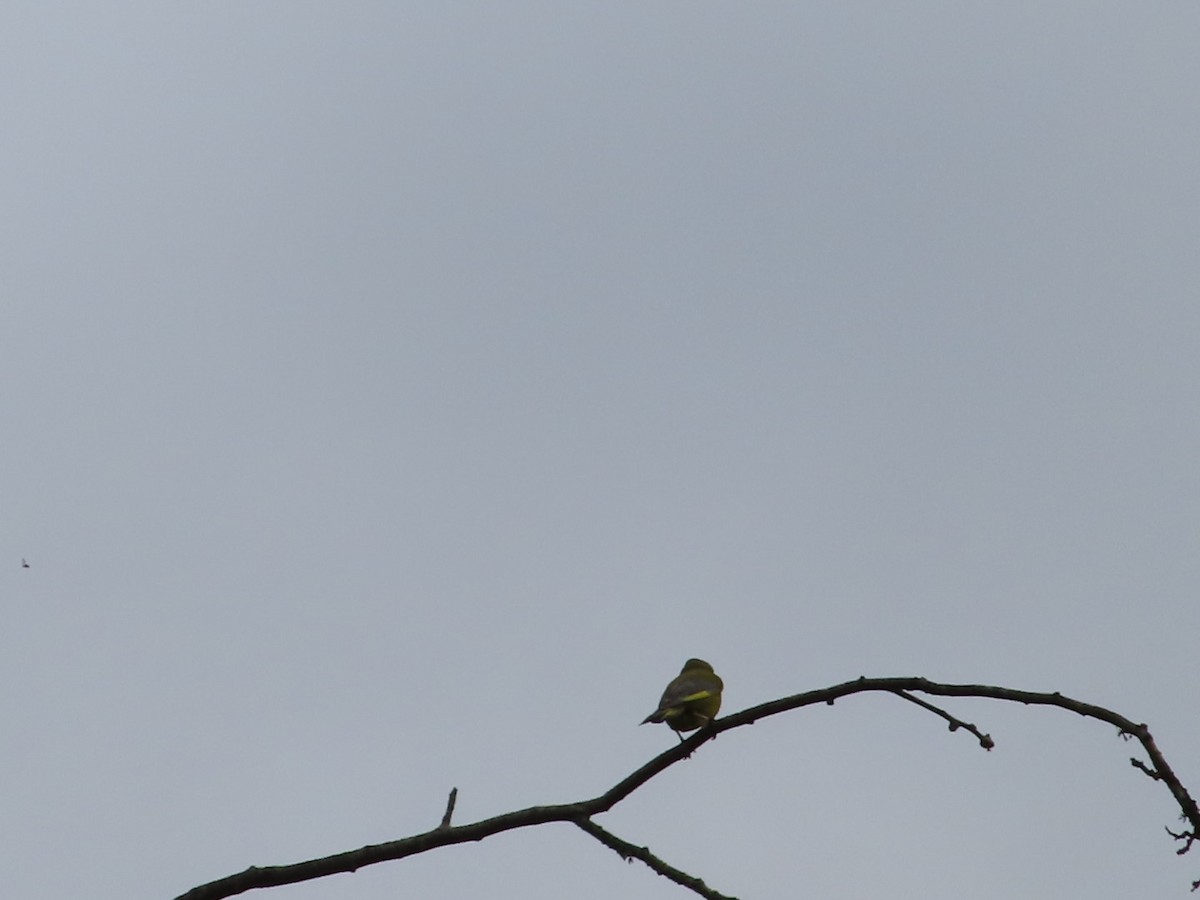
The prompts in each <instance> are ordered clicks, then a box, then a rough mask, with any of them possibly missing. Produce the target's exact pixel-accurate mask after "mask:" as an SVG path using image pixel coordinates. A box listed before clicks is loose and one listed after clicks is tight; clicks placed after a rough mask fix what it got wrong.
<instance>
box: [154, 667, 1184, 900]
mask: <svg viewBox="0 0 1200 900" xmlns="http://www.w3.org/2000/svg"><path fill="white" fill-rule="evenodd" d="M868 692H884V693H890V694H894V695H896V696H898V697H900V698H902V699H904V700H906V701H908V702H910V703H915V704H916V705H918V706H920V707H922V708H923V709H926V710H928V711H930V712H932V713H933V714H934V715H936V716H939V717H940V718H942V719H944V720H946V721H947V722H949V723H950V730H951V731H956V730H960V729H961V730H963V731H967V732H969V733H970V734H972V735H974V736H975V738H976V739H977V740H978V741H979V744H980V746H982V747H983V748H984V749H985V750H990V749H992V747H993V746H994V742H993V741H992V738H991V736H990V735H987V734H985V733H983V732H982V731H980V730H979V729H978V728H976V727H975V726H974V725H972V724H970V723H968V722H965V721H963V720H962V719H959V718H957V717H956V716H953V715H951V714H950V713H948V712H946V711H945V710H943V709H941V708H940V707H938V706H935V705H934V704H933V703H930V702H929V701H928V700H925V699H923V698H921V697H917V696H915V695H916V694H924V695H927V696H937V697H986V698H990V699H993V700H1008V701H1011V702H1014V703H1024V704H1027V705H1039V706H1056V707H1058V708H1059V709H1065V710H1067V711H1069V712H1073V713H1076V714H1077V715H1080V716H1084V717H1086V718H1090V719H1097V720H1099V721H1101V722H1107V723H1109V724H1110V725H1113V726H1115V727H1116V728H1117V729H1118V730H1119V731H1120V733H1121V734H1122V735H1126V736H1128V737H1129V738H1131V739H1135V740H1137V741H1138V743H1140V744H1141V746H1142V749H1143V751H1144V752H1145V755H1146V757H1147V759H1146V760H1140V759H1137V758H1133V759H1131V760H1130V763H1131V764H1132V765H1133V766H1134V767H1135V768H1137V769H1139V770H1141V771H1142V772H1143V773H1145V774H1146V775H1148V776H1149V777H1150V778H1152V779H1154V780H1155V781H1158V782H1161V783H1162V784H1163V785H1165V786H1166V788H1167V790H1169V791H1170V792H1171V796H1172V797H1173V798H1174V799H1175V802H1176V803H1177V804H1178V805H1179V810H1180V818H1181V819H1183V820H1185V821H1186V822H1187V823H1188V825H1189V827H1188V828H1185V829H1184V830H1182V831H1180V832H1178V833H1176V832H1173V831H1170V830H1169V829H1168V833H1169V834H1170V835H1171V836H1172V837H1173V838H1174V839H1175V840H1176V841H1178V842H1180V844H1182V846H1181V847H1180V848H1179V849H1178V850H1177V851H1176V852H1178V853H1181V854H1182V853H1186V852H1187V851H1188V850H1189V849H1190V848H1191V846H1192V843H1193V842H1194V841H1195V840H1196V838H1197V835H1200V809H1198V808H1197V806H1196V801H1195V800H1194V799H1192V796H1191V794H1190V793H1189V792H1188V790H1187V789H1186V788H1185V787H1184V786H1183V784H1182V782H1180V780H1179V777H1178V776H1177V775H1176V774H1175V772H1174V770H1173V769H1172V768H1171V766H1170V765H1169V764H1168V763H1167V760H1166V758H1165V757H1164V756H1163V755H1162V752H1161V751H1160V750H1159V749H1158V745H1157V744H1156V743H1155V741H1154V737H1153V736H1152V735H1151V734H1150V730H1149V729H1148V728H1147V727H1146V726H1145V725H1144V724H1139V723H1136V722H1133V721H1132V720H1130V719H1127V718H1125V717H1124V716H1122V715H1120V714H1119V713H1115V712H1113V711H1112V710H1110V709H1105V708H1104V707H1102V706H1095V705H1093V704H1091V703H1083V702H1082V701H1079V700H1073V699H1071V698H1070V697H1064V696H1063V695H1062V694H1059V693H1057V692H1055V693H1040V692H1036V691H1018V690H1013V689H1012V688H1003V687H994V686H992V685H986V684H941V683H938V682H934V681H929V680H928V679H925V678H859V679H857V680H856V681H847V682H845V683H843V684H837V685H833V686H832V687H827V688H821V689H820V690H815V691H806V692H805V693H802V694H793V695H792V696H790V697H781V698H780V699H778V700H772V701H770V702H769V703H762V704H760V705H758V706H753V707H750V708H749V709H744V710H742V711H741V712H737V713H734V714H733V715H729V716H726V717H725V718H723V719H718V720H716V721H715V722H713V723H712V724H711V725H709V726H707V727H705V728H702V729H700V730H699V731H697V732H696V733H695V734H693V735H692V736H691V737H690V738H688V739H687V740H686V741H684V742H683V743H681V744H678V745H677V746H674V747H671V748H670V749H669V750H666V751H664V752H663V753H660V754H659V755H658V756H656V757H655V758H654V759H652V760H650V761H649V762H648V763H646V764H645V765H644V766H642V767H641V768H639V769H638V770H637V771H635V772H633V773H631V774H630V775H628V776H627V777H626V778H625V779H623V780H622V781H620V782H619V783H617V784H615V785H613V786H612V787H611V788H609V789H608V790H607V791H605V792H604V793H603V794H601V795H600V796H598V797H593V798H592V799H590V800H581V801H579V802H577V803H561V804H556V805H553V806H530V807H528V808H526V809H521V810H517V811H515V812H510V813H505V814H504V815H500V816H494V817H493V818H490V819H482V820H480V821H478V822H472V823H470V824H467V825H455V826H451V825H450V817H451V815H452V814H453V810H454V801H455V799H456V797H457V791H454V792H452V793H451V795H450V799H449V801H448V803H447V808H446V812H445V815H444V816H443V818H442V821H441V822H440V823H439V824H438V825H437V826H435V827H434V828H433V829H432V830H430V831H426V832H423V833H421V834H416V835H412V836H410V837H406V838H400V839H399V840H394V841H386V842H384V843H381V844H370V845H368V846H366V847H360V848H358V849H357V850H348V851H346V852H344V853H335V854H333V855H332V856H323V857H321V858H319V859H310V860H306V861H304V862H298V863H292V864H290V865H282V866H261V867H260V866H252V867H250V868H249V869H246V870H245V871H243V872H238V873H237V874H235V875H230V876H228V877H226V878H221V879H218V880H217V881H211V882H209V883H208V884H202V885H200V886H199V887H195V888H192V890H190V891H188V892H187V893H185V894H181V895H180V896H179V897H178V898H177V900H223V898H226V897H233V896H235V895H237V894H241V893H244V892H246V891H250V890H254V889H256V888H266V887H277V886H280V885H285V884H296V883H298V882H301V881H309V880H312V879H314V878H323V877H325V876H326V875H334V874H338V873H341V872H353V871H355V870H357V869H360V868H362V867H363V866H370V865H374V864H376V863H381V862H387V861H389V860H397V859H404V858H405V857H406V856H413V855H415V854H417V853H424V852H426V851H427V850H433V849H435V848H437V847H447V846H450V845H451V844H462V843H466V842H468V841H479V840H483V839H484V838H486V837H489V836H490V835H493V834H499V833H500V832H502V831H512V830H514V829H517V828H526V827H529V826H532V825H544V824H545V823H547V822H572V823H574V824H576V825H578V826H579V827H580V828H581V829H583V830H584V831H585V832H587V833H588V834H590V835H591V836H592V837H594V838H596V839H597V840H599V841H600V842H601V843H603V844H604V845H605V846H607V847H610V848H612V849H613V850H615V851H616V852H617V853H619V854H620V855H621V856H622V857H624V858H626V859H639V860H641V861H642V862H644V863H646V864H647V865H648V866H650V867H651V868H652V869H653V870H654V871H656V872H658V873H659V874H660V875H664V876H665V877H668V878H670V879H672V880H673V881H675V882H676V883H678V884H680V885H681V886H683V887H686V888H688V889H689V890H692V891H693V892H695V893H697V894H699V895H700V896H702V897H706V898H709V900H729V898H726V897H725V896H724V895H722V894H719V893H717V892H716V891H714V890H712V889H711V888H709V887H707V886H706V885H705V884H704V882H703V881H701V880H700V879H699V878H696V877H695V876H692V875H688V874H687V873H685V872H682V871H680V870H678V869H676V868H674V867H673V866H670V865H668V864H667V863H665V862H663V861H662V860H661V859H659V858H658V857H656V856H654V854H652V853H651V852H650V851H649V850H648V849H647V848H645V847H637V846H635V845H633V844H630V843H628V842H627V841H624V840H622V839H621V838H618V837H616V836H615V835H613V834H611V833H610V832H608V831H606V830H605V829H603V828H601V827H600V826H598V825H596V824H595V823H594V822H592V821H591V819H592V817H593V816H596V815H599V814H600V813H604V812H607V811H608V810H610V809H612V808H613V807H614V806H616V805H617V804H618V803H620V802H621V801H622V800H623V799H625V798H626V797H628V796H629V795H630V794H631V793H633V792H634V791H635V790H637V789H638V788H639V787H641V786H642V785H643V784H645V783H646V782H647V781H649V780H650V779H651V778H653V777H654V776H656V775H658V774H659V773H660V772H662V771H663V770H664V769H666V768H667V767H669V766H672V765H674V764H675V763H677V762H679V761H680V760H682V759H685V758H686V757H688V756H691V754H692V753H694V752H695V751H696V750H697V749H698V748H699V747H700V746H702V745H703V744H705V743H707V742H708V741H710V740H712V739H713V738H714V737H716V736H717V735H718V734H720V733H721V732H723V731H729V730H730V729H732V728H739V727H741V726H743V725H751V724H753V723H754V722H757V721H758V720H759V719H765V718H767V717H769V716H776V715H779V714H780V713H785V712H788V711H790V710H793V709H799V708H801V707H804V706H812V705H813V704H817V703H827V704H830V705H832V704H833V703H834V702H835V701H837V700H840V699H841V698H842V697H848V696H850V695H851V694H862V693H868ZM1198 887H1200V880H1197V881H1196V882H1193V884H1192V889H1193V890H1195V889H1196V888H1198Z"/></svg>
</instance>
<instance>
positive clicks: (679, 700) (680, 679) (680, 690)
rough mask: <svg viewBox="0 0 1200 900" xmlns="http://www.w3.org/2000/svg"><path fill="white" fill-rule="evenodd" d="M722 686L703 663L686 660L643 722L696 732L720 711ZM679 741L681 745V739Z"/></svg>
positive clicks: (719, 678) (698, 660)
mask: <svg viewBox="0 0 1200 900" xmlns="http://www.w3.org/2000/svg"><path fill="white" fill-rule="evenodd" d="M724 688H725V683H724V682H723V681H721V676H719V675H718V674H717V673H716V672H714V671H713V667H712V666H711V665H709V664H708V663H706V662H705V661H704V660H702V659H689V660H688V661H687V662H685V663H684V664H683V671H682V672H680V673H679V674H678V675H677V676H675V678H674V679H672V681H671V683H670V684H668V685H667V689H666V690H665V691H663V695H662V699H661V700H659V701H658V709H656V710H655V711H654V712H652V713H650V715H648V716H646V718H645V719H644V720H643V721H642V724H643V725H645V724H646V723H647V722H666V723H667V724H668V725H670V726H671V728H673V729H675V731H676V732H680V731H695V730H696V729H697V728H700V727H702V726H704V725H707V724H708V723H709V722H711V721H712V720H713V719H714V718H715V717H716V715H717V711H718V710H719V709H720V708H721V691H722V690H723V689H724ZM679 739H680V740H681V741H682V740H683V736H682V735H680V737H679Z"/></svg>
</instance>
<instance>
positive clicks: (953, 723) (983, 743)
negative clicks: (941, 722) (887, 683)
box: [896, 691, 996, 750]
mask: <svg viewBox="0 0 1200 900" xmlns="http://www.w3.org/2000/svg"><path fill="white" fill-rule="evenodd" d="M896 696H897V697H903V698H904V699H905V700H907V701H908V702H909V703H915V704H917V706H920V707H923V708H925V709H927V710H929V711H930V712H931V713H933V714H934V715H938V716H941V717H942V718H943V719H945V720H946V721H947V722H949V723H950V730H951V731H958V729H960V728H962V729H965V730H966V731H969V732H971V734H973V735H975V737H977V738H979V746H980V747H982V748H983V749H984V750H991V749H992V748H993V747H995V746H996V742H995V741H993V740H992V736H991V735H990V734H983V733H982V732H981V731H980V730H979V729H978V728H976V727H975V726H974V725H972V724H971V723H970V722H964V721H963V720H962V719H956V718H955V717H954V716H952V715H950V713H948V712H946V711H945V710H944V709H942V708H941V707H938V706H934V705H933V704H932V703H927V702H926V701H924V700H922V699H921V698H920V697H914V696H913V695H912V694H910V693H908V692H907V691H896Z"/></svg>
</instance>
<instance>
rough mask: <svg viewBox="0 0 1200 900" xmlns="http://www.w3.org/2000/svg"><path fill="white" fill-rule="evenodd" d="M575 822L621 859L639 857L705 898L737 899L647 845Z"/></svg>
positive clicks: (591, 824) (585, 822) (586, 822)
mask: <svg viewBox="0 0 1200 900" xmlns="http://www.w3.org/2000/svg"><path fill="white" fill-rule="evenodd" d="M575 824H576V825H578V826H579V827H580V828H582V829H583V830H584V831H586V832H587V833H588V834H590V835H591V836H592V837H594V838H595V839H596V840H598V841H599V842H600V843H602V844H604V846H606V847H610V848H612V849H613V850H615V851H617V853H618V854H619V855H620V857H621V858H622V859H624V860H625V861H627V862H628V861H629V860H631V859H639V860H641V861H642V862H644V863H645V864H646V865H648V866H649V867H650V868H651V869H653V870H654V871H655V872H657V873H658V874H659V875H662V876H663V877H664V878H669V879H671V880H672V881H673V882H675V883H676V884H678V885H682V886H683V887H685V888H687V889H688V890H689V891H695V892H696V893H697V894H699V895H700V896H701V897H705V898H707V900H737V898H736V897H727V896H726V895H725V894H718V893H717V892H716V891H714V890H713V889H712V888H710V887H709V886H708V885H706V884H705V883H704V882H703V881H701V880H700V879H699V878H695V877H693V876H691V875H688V874H687V873H686V872H682V871H680V870H679V869H676V868H675V867H674V866H672V865H668V864H667V863H665V862H663V861H662V860H661V859H659V858H658V857H657V856H655V855H654V854H653V853H651V852H650V850H649V848H647V847H635V846H634V845H633V844H631V843H629V842H628V841H623V840H621V839H620V838H619V837H617V836H616V835H615V834H613V833H612V832H611V831H606V830H605V829H603V828H601V827H600V826H599V825H597V824H596V823H595V822H593V821H592V820H591V819H576V820H575Z"/></svg>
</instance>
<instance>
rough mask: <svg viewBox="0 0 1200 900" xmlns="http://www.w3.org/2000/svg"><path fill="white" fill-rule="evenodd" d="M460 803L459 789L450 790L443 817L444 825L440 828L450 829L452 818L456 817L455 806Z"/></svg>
mask: <svg viewBox="0 0 1200 900" xmlns="http://www.w3.org/2000/svg"><path fill="white" fill-rule="evenodd" d="M457 801H458V788H456V787H454V788H450V796H449V797H447V798H446V812H445V813H444V814H443V815H442V824H441V825H439V826H438V828H449V827H450V817H451V816H453V815H454V804H455V803H456V802H457Z"/></svg>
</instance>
